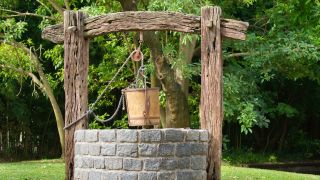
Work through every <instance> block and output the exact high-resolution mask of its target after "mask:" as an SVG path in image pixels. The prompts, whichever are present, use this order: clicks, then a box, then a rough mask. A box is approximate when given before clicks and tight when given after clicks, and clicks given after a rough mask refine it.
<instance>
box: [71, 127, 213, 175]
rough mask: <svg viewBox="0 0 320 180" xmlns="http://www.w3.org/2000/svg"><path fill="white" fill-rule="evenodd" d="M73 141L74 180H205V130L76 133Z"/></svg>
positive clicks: (123, 130) (113, 130)
mask: <svg viewBox="0 0 320 180" xmlns="http://www.w3.org/2000/svg"><path fill="white" fill-rule="evenodd" d="M74 139H75V143H76V144H75V161H74V162H75V179H81V180H87V179H90V180H100V179H101V180H171V179H177V180H205V179H206V166H207V152H208V132H207V131H206V130H192V129H142V130H130V129H118V130H115V129H112V130H78V131H76V132H75V137H74Z"/></svg>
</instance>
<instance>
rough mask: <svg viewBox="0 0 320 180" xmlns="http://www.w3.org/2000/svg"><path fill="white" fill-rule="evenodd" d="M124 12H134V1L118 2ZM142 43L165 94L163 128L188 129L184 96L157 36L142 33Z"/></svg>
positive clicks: (135, 7) (187, 115)
mask: <svg viewBox="0 0 320 180" xmlns="http://www.w3.org/2000/svg"><path fill="white" fill-rule="evenodd" d="M119 2H120V3H121V6H122V8H123V10H124V11H136V10H137V4H136V1H135V0H119ZM143 35H144V38H143V39H144V41H145V43H146V44H147V46H148V47H149V48H150V51H151V56H152V59H153V61H154V63H155V67H156V75H157V77H158V79H159V80H160V83H161V86H162V89H163V91H164V92H165V94H166V103H167V104H166V118H165V119H166V120H165V124H164V127H168V128H171V127H179V128H184V127H190V122H189V109H188V101H187V97H186V95H185V94H184V93H183V90H182V87H181V85H180V84H179V83H178V82H177V80H176V79H175V73H174V70H173V69H172V68H171V66H170V64H169V62H168V60H167V59H166V58H165V57H164V55H163V53H162V49H161V45H160V41H159V39H158V36H157V35H156V34H155V33H154V32H144V33H143Z"/></svg>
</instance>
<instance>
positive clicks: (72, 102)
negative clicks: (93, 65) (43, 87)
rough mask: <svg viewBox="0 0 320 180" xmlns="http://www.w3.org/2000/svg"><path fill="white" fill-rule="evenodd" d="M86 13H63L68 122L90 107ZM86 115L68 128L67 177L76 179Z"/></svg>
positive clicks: (66, 120)
mask: <svg viewBox="0 0 320 180" xmlns="http://www.w3.org/2000/svg"><path fill="white" fill-rule="evenodd" d="M84 19H85V15H84V14H83V13H82V12H80V11H78V12H73V11H65V12H64V35H65V40H64V70H65V72H64V91H65V124H66V125H68V124H70V123H72V122H74V121H76V120H77V119H78V118H79V117H81V116H82V115H83V114H84V113H85V112H86V111H87V110H88V80H87V77H88V66H89V41H88V40H87V39H85V38H84V36H83V25H84ZM87 126H88V122H87V117H84V118H83V119H82V120H81V121H79V122H78V123H76V124H75V125H74V126H71V127H70V128H68V129H66V131H65V136H66V137H65V144H66V151H65V168H66V179H73V178H74V173H73V172H74V140H73V136H74V131H75V130H76V129H86V128H87Z"/></svg>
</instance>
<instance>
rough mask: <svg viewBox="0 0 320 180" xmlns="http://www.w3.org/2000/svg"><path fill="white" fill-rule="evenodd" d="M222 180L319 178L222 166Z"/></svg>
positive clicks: (299, 179) (297, 179)
mask: <svg viewBox="0 0 320 180" xmlns="http://www.w3.org/2000/svg"><path fill="white" fill-rule="evenodd" d="M221 171H222V172H221V176H222V179H226V180H229V179H244V180H253V179H265V180H309V179H317V180H320V176H316V175H309V174H298V173H289V172H283V171H274V170H264V169H254V168H244V167H236V166H228V165H227V166H225V165H224V166H222V170H221Z"/></svg>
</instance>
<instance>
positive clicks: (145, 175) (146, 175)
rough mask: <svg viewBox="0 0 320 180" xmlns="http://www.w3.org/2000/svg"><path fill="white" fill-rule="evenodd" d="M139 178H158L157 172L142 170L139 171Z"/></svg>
mask: <svg viewBox="0 0 320 180" xmlns="http://www.w3.org/2000/svg"><path fill="white" fill-rule="evenodd" d="M139 180H157V173H156V172H141V173H139Z"/></svg>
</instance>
